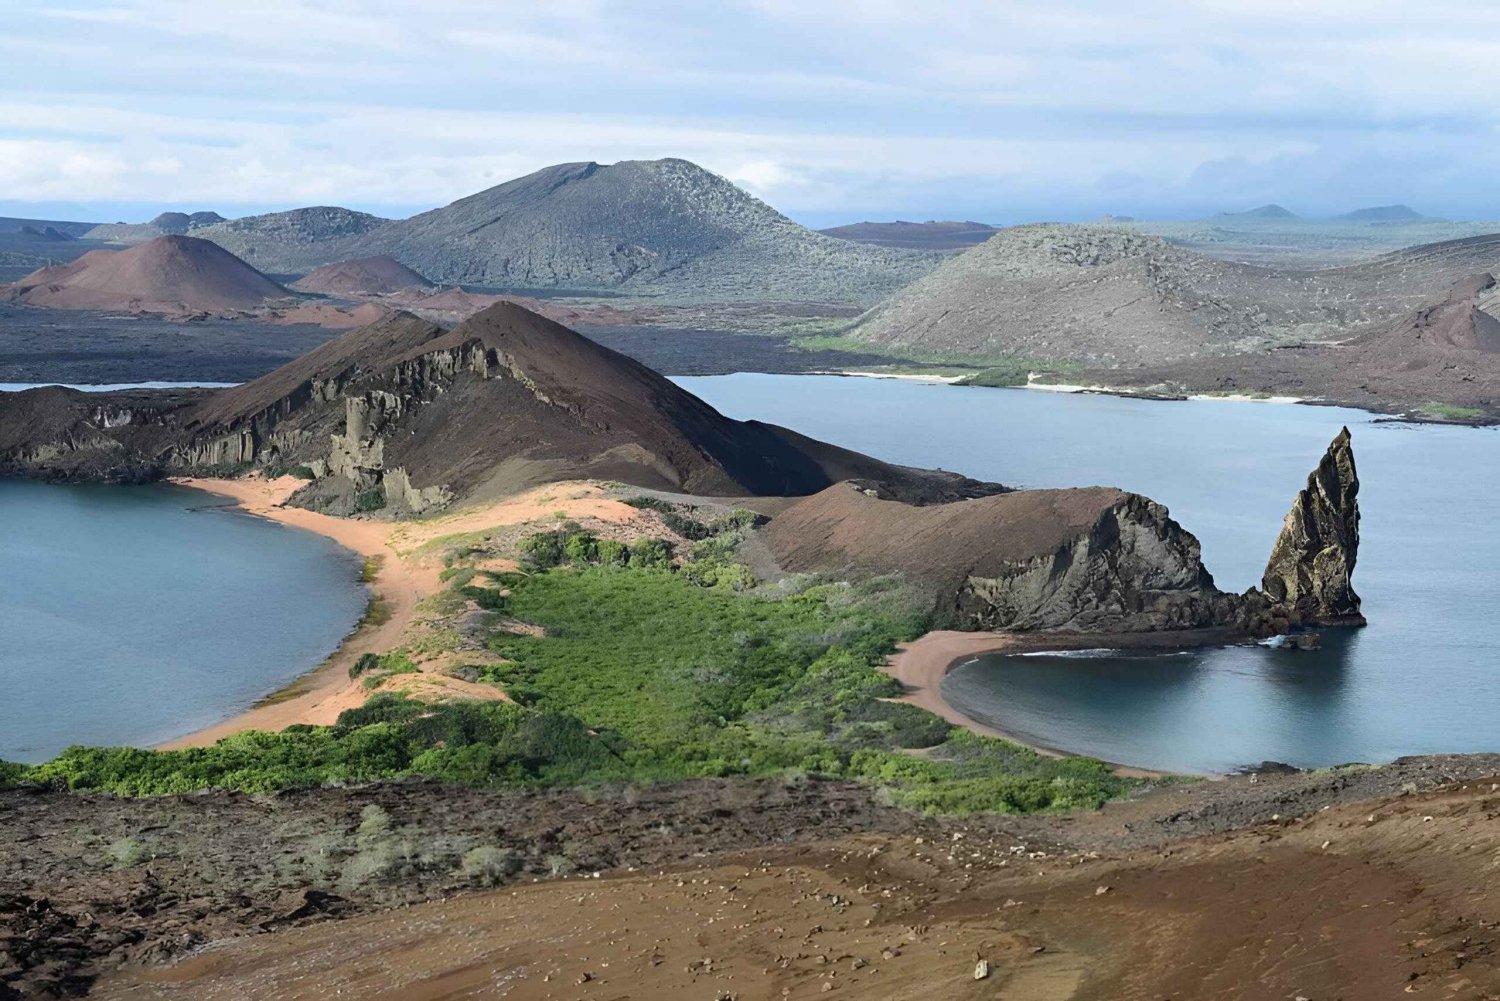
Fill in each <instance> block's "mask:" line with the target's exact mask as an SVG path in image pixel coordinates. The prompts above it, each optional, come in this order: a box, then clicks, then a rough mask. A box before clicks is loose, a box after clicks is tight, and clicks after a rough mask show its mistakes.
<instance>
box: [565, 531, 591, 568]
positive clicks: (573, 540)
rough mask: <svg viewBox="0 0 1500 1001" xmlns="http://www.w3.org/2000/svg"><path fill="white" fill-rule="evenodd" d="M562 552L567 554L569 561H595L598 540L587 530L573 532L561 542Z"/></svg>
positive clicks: (577, 562) (575, 562)
mask: <svg viewBox="0 0 1500 1001" xmlns="http://www.w3.org/2000/svg"><path fill="white" fill-rule="evenodd" d="M563 552H564V553H565V554H566V555H567V558H568V562H569V563H574V564H581V563H597V562H598V560H599V540H598V539H597V538H595V537H594V536H592V535H590V534H589V533H588V532H574V533H573V534H572V535H570V536H568V538H567V541H566V542H564V543H563Z"/></svg>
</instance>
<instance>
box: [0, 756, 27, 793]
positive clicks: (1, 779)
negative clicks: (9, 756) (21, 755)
mask: <svg viewBox="0 0 1500 1001" xmlns="http://www.w3.org/2000/svg"><path fill="white" fill-rule="evenodd" d="M25 775H26V766H25V765H18V764H15V763H14V762H11V761H0V789H6V788H9V787H10V786H13V785H15V784H16V783H17V782H20V781H21V780H22V779H23V778H24V777H25Z"/></svg>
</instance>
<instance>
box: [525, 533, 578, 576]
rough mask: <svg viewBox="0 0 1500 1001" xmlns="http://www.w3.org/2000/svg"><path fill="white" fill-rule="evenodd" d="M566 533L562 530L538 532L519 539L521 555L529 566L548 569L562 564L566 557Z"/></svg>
mask: <svg viewBox="0 0 1500 1001" xmlns="http://www.w3.org/2000/svg"><path fill="white" fill-rule="evenodd" d="M566 541H567V535H566V533H563V532H538V533H536V534H535V535H528V536H527V537H526V538H524V539H522V540H521V547H520V548H521V557H522V559H524V560H525V561H526V563H527V564H528V565H529V566H532V567H534V568H536V569H538V570H550V569H551V568H552V567H559V566H562V564H563V561H564V560H566V559H567V558H568V552H567V548H566Z"/></svg>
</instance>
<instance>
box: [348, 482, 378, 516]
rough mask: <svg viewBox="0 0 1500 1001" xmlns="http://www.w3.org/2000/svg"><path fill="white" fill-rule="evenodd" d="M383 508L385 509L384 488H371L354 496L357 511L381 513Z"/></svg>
mask: <svg viewBox="0 0 1500 1001" xmlns="http://www.w3.org/2000/svg"><path fill="white" fill-rule="evenodd" d="M383 507H385V488H384V487H371V488H370V489H368V490H361V491H360V492H359V493H357V494H355V495H354V510H356V511H360V512H366V511H379V510H380V509H381V508H383Z"/></svg>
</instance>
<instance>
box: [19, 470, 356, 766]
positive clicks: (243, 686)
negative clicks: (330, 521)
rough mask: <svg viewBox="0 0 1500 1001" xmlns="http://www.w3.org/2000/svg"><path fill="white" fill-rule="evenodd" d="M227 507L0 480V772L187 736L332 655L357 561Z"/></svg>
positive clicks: (144, 492)
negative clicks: (1, 765) (76, 749)
mask: <svg viewBox="0 0 1500 1001" xmlns="http://www.w3.org/2000/svg"><path fill="white" fill-rule="evenodd" d="M224 503H225V502H224V501H222V500H220V499H218V498H215V497H213V496H212V495H210V494H205V493H202V492H199V491H196V490H187V489H183V488H180V487H173V486H165V485H163V486H152V487H114V486H54V485H47V484H40V483H27V482H18V481H11V480H0V692H3V696H0V759H7V760H12V761H41V760H45V759H47V758H49V757H52V756H53V755H55V754H56V753H57V752H58V751H60V750H62V749H63V748H64V747H65V746H67V745H69V744H95V745H117V744H132V745H138V746H145V745H150V744H153V743H156V742H159V741H162V740H166V739H169V738H172V737H176V736H181V735H182V734H185V733H190V732H192V731H194V730H197V729H199V728H201V727H203V726H207V725H209V724H211V723H214V722H217V721H218V720H220V719H223V718H224V717H226V716H228V715H231V714H233V713H235V712H237V711H239V710H242V709H246V708H248V707H249V706H250V705H252V704H253V703H254V702H255V701H256V700H258V699H259V698H260V697H262V696H264V695H265V694H266V693H267V692H270V691H273V690H275V689H277V688H279V687H281V686H282V685H284V684H286V683H287V682H289V681H291V680H292V679H294V678H295V677H297V676H298V675H299V674H302V673H303V672H305V671H307V670H309V669H310V668H312V667H315V666H316V665H317V664H318V663H319V662H321V661H322V660H323V658H324V657H326V656H327V655H328V654H329V653H331V652H332V651H333V649H334V648H335V647H336V646H338V644H339V642H340V640H342V638H343V637H344V636H345V635H346V634H347V633H348V632H349V630H350V629H351V628H352V627H353V625H354V623H355V621H356V620H357V619H358V618H359V616H360V614H361V612H362V611H363V609H364V603H365V591H364V587H363V586H362V585H361V584H360V583H359V579H358V578H359V570H360V561H359V558H358V557H356V556H355V555H354V554H352V553H350V552H348V551H347V550H344V549H341V548H339V547H338V546H336V545H335V544H333V543H332V542H330V541H329V540H327V539H324V538H322V537H321V536H317V535H313V534H312V533H310V532H300V531H296V530H293V529H289V528H285V527H283V526H280V525H276V524H274V523H272V522H269V521H265V520H263V519H259V518H254V517H251V516H249V515H246V514H242V513H238V512H233V511H230V510H228V509H227V508H225V507H223V504H224Z"/></svg>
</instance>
